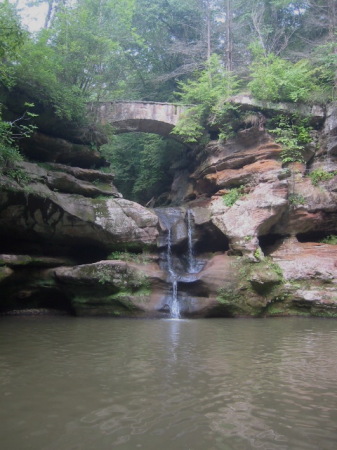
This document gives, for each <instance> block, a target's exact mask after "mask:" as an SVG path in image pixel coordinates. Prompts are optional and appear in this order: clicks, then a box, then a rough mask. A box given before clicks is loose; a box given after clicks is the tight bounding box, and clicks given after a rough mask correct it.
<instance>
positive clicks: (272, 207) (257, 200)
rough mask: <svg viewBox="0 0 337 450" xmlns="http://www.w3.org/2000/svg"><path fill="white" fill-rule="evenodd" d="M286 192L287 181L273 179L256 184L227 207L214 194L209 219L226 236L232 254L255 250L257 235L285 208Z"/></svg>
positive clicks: (248, 252)
mask: <svg viewBox="0 0 337 450" xmlns="http://www.w3.org/2000/svg"><path fill="white" fill-rule="evenodd" d="M287 195H288V186H287V182H286V181H277V182H274V183H261V184H259V185H257V186H256V187H255V188H254V189H253V190H252V191H251V192H249V194H247V195H244V196H243V197H241V198H240V199H239V200H237V201H236V202H235V203H234V205H233V206H231V207H229V206H226V205H225V203H224V201H223V199H222V198H221V197H215V198H214V200H213V201H212V203H211V205H210V208H211V213H212V222H213V224H214V225H215V226H216V227H217V228H219V230H220V231H222V233H223V234H225V235H226V236H227V237H228V238H229V240H230V249H231V251H232V252H233V253H235V254H239V255H240V254H241V255H242V254H248V255H249V254H250V255H251V256H253V254H254V253H255V252H256V251H258V249H259V243H258V236H260V235H264V234H267V233H268V232H269V230H270V229H271V228H272V227H273V225H275V224H276V223H278V221H279V220H280V218H281V217H282V215H283V214H284V212H285V211H286V209H287V206H288V201H287Z"/></svg>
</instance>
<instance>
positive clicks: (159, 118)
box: [89, 101, 188, 137]
mask: <svg viewBox="0 0 337 450" xmlns="http://www.w3.org/2000/svg"><path fill="white" fill-rule="evenodd" d="M187 106H188V105H186V106H183V105H177V104H173V103H159V102H143V101H116V102H95V103H91V104H90V105H89V111H90V113H91V115H92V116H93V117H94V118H95V119H96V121H97V122H98V123H100V124H102V125H106V124H110V125H112V126H113V127H114V128H115V130H116V132H117V133H129V132H133V131H136V132H137V131H139V132H144V133H155V134H160V135H161V136H171V137H174V136H173V135H170V133H171V131H172V130H173V128H174V126H175V125H176V124H177V122H178V120H179V117H180V116H181V114H182V112H183V111H184V110H186V108H187Z"/></svg>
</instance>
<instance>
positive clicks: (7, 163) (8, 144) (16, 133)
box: [0, 103, 36, 184]
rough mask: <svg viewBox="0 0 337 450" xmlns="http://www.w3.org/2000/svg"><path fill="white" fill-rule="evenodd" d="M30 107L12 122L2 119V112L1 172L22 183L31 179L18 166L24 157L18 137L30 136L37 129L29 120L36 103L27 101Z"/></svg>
mask: <svg viewBox="0 0 337 450" xmlns="http://www.w3.org/2000/svg"><path fill="white" fill-rule="evenodd" d="M25 106H26V107H27V108H28V109H27V111H26V112H25V113H24V114H23V115H22V116H21V117H18V118H17V119H16V120H13V121H12V122H7V121H4V120H2V117H1V114H0V173H2V174H4V175H6V176H8V177H10V178H12V179H13V180H15V181H17V182H18V183H20V184H25V183H27V182H28V181H29V178H28V176H27V174H26V173H25V172H24V171H23V170H22V169H21V168H20V167H18V163H19V162H21V161H23V157H22V155H21V153H20V151H19V150H18V148H17V141H18V139H22V138H24V137H29V136H30V135H31V133H32V132H33V131H34V130H35V128H36V127H35V126H34V125H33V124H30V123H29V122H28V123H27V121H29V120H30V119H31V118H32V117H34V116H35V114H32V113H30V112H29V108H32V107H33V106H34V105H33V104H30V103H27V104H26V105H25Z"/></svg>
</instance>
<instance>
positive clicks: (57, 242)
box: [0, 104, 337, 317]
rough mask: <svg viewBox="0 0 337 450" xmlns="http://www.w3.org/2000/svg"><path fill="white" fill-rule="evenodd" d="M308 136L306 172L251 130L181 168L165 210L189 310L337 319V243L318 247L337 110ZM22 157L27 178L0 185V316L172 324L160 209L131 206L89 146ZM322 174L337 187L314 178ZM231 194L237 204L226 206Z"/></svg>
mask: <svg viewBox="0 0 337 450" xmlns="http://www.w3.org/2000/svg"><path fill="white" fill-rule="evenodd" d="M249 107H250V108H251V109H252V110H254V108H255V109H256V105H254V104H253V105H250V106H249ZM259 111H260V112H262V113H265V111H264V110H263V105H262V106H261V105H260V106H259ZM312 136H313V143H312V144H310V145H308V146H307V148H306V152H305V154H304V157H305V164H298V163H297V164H294V165H292V166H291V167H285V166H284V165H283V164H282V161H281V157H280V155H281V151H282V147H281V145H280V144H278V143H276V142H275V141H274V140H273V138H272V136H271V135H270V134H268V132H267V131H266V130H265V129H264V127H263V126H261V124H255V125H253V126H250V127H246V129H242V130H241V131H239V132H238V133H237V134H236V137H235V138H234V139H231V140H228V141H227V142H226V143H221V142H219V141H210V142H209V144H208V145H207V146H206V148H203V149H200V148H199V149H198V150H195V152H194V153H193V152H192V153H191V155H190V156H189V158H190V161H191V165H190V168H189V170H186V169H185V170H184V171H181V172H179V171H177V172H176V177H175V181H174V182H173V186H172V191H171V193H170V196H171V200H172V202H173V203H174V202H176V203H179V204H177V205H176V206H174V207H173V206H172V205H171V207H170V208H168V209H167V214H168V215H171V217H173V219H172V220H170V230H169V231H170V236H171V239H172V253H173V254H174V255H175V256H176V258H177V261H178V262H177V264H178V265H179V264H180V266H181V267H180V269H179V278H178V300H179V302H180V304H181V313H182V315H185V316H189V317H215V316H222V317H240V316H254V317H261V316H262V317H264V316H275V315H277V316H278V315H281V316H282V315H303V316H308V315H313V316H324V317H337V245H335V244H328V243H323V242H322V239H323V238H326V237H327V236H329V235H335V234H337V221H336V219H337V187H336V181H337V176H336V175H335V171H336V170H337V140H336V139H337V138H336V136H337V106H336V105H330V106H329V107H328V108H327V111H326V116H325V117H324V118H323V117H322V116H320V118H319V120H318V119H317V120H316V124H315V131H314V132H313V135H312ZM75 144H76V145H75ZM23 151H26V154H28V155H29V156H30V162H24V163H20V164H21V166H20V169H21V170H22V171H23V172H24V173H25V175H26V177H25V181H24V182H22V181H15V180H14V179H13V178H11V177H8V176H6V175H5V174H2V175H1V177H0V182H1V193H0V231H1V241H0V289H1V300H0V310H1V311H2V313H14V312H22V311H28V310H29V311H32V310H39V311H41V310H48V311H50V310H55V311H64V312H66V313H71V314H76V315H111V316H132V317H133V316H136V317H144V316H145V317H165V316H167V315H168V310H167V297H168V296H170V295H171V294H170V293H171V289H172V287H171V283H170V280H169V275H168V273H167V271H166V270H165V264H163V260H165V252H166V250H167V234H168V226H167V224H165V221H163V219H161V218H160V215H158V212H156V210H153V209H148V208H145V207H143V206H141V205H139V204H136V203H134V202H131V201H129V200H126V199H123V198H122V197H121V194H120V193H119V192H118V190H117V189H116V187H115V186H114V184H113V175H112V174H111V173H105V172H103V171H101V170H98V169H99V167H101V166H102V165H104V164H105V163H104V161H102V160H101V157H100V155H99V153H95V152H90V149H88V148H87V146H86V142H81V141H80V140H76V142H72V141H71V140H69V141H65V140H64V139H58V140H55V139H54V138H53V137H52V136H47V135H46V136H45V135H39V134H37V135H35V137H34V139H33V140H31V141H30V142H29V143H26V144H25V146H24V148H23ZM41 155H42V156H41ZM81 155H82V156H81ZM84 155H85V157H84ZM39 159H40V160H39ZM89 161H90V162H89ZM95 165H96V167H97V168H96V169H90V168H89V167H91V166H95ZM317 168H322V170H324V173H329V174H331V175H330V176H329V177H327V178H329V179H325V180H324V179H321V180H318V182H317V183H313V182H312V179H311V178H310V177H309V176H308V175H309V173H310V171H313V170H315V169H317ZM233 188H239V190H240V196H239V198H238V199H237V200H236V201H235V202H234V203H233V204H232V205H231V206H227V205H226V204H225V202H224V196H226V195H227V194H228V193H230V192H231V190H232V189H233ZM188 215H189V216H190V217H192V222H193V224H192V225H193V251H194V255H195V259H196V262H197V263H198V264H197V265H198V268H199V269H198V271H196V272H195V273H193V274H189V273H187V272H188V271H187V269H186V263H185V262H184V258H186V252H187V246H188V239H189V234H188V233H189V230H188V224H187V216H188ZM179 261H182V262H179Z"/></svg>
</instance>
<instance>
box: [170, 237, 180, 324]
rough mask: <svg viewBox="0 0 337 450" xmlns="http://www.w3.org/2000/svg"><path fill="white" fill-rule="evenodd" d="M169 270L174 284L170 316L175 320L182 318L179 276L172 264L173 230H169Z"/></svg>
mask: <svg viewBox="0 0 337 450" xmlns="http://www.w3.org/2000/svg"><path fill="white" fill-rule="evenodd" d="M167 270H168V273H169V275H170V281H171V284H172V298H171V301H170V304H169V306H170V314H171V317H172V318H173V319H179V318H180V305H179V301H178V275H177V274H176V272H175V270H174V268H173V264H172V232H171V228H169V229H168V230H167Z"/></svg>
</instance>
